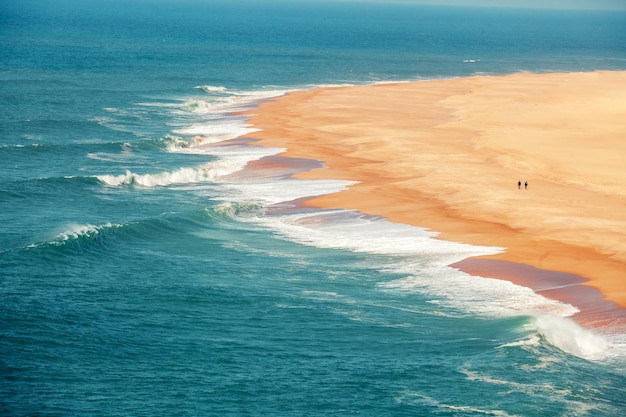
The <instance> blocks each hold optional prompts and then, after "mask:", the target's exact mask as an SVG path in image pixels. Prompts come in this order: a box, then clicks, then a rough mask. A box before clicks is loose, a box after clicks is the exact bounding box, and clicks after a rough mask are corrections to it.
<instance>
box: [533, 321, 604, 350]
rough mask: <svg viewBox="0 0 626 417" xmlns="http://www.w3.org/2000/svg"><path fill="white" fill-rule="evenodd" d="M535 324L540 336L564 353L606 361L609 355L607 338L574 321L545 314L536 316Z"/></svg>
mask: <svg viewBox="0 0 626 417" xmlns="http://www.w3.org/2000/svg"><path fill="white" fill-rule="evenodd" d="M533 322H534V325H535V326H536V327H537V331H538V332H539V334H540V335H542V336H543V337H544V338H545V339H546V340H547V341H548V342H550V344H552V345H553V346H556V347H558V348H559V349H561V350H563V351H564V352H567V353H570V354H572V355H575V356H579V357H581V358H585V359H590V360H601V359H605V358H606V357H607V355H608V354H609V350H610V343H609V341H608V340H607V339H606V338H604V337H603V336H601V335H599V334H596V333H594V332H593V331H591V330H588V329H585V328H583V327H581V326H580V325H579V324H578V323H576V322H575V321H574V320H571V319H568V318H565V317H560V316H557V315H554V314H543V315H538V316H536V317H535V318H534V320H533Z"/></svg>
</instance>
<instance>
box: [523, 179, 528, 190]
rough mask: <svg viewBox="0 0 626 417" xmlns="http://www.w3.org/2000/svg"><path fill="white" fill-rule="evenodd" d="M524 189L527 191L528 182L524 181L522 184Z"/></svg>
mask: <svg viewBox="0 0 626 417" xmlns="http://www.w3.org/2000/svg"><path fill="white" fill-rule="evenodd" d="M524 189H525V190H528V181H526V182H525V183H524Z"/></svg>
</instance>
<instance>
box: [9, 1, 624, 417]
mask: <svg viewBox="0 0 626 417" xmlns="http://www.w3.org/2000/svg"><path fill="white" fill-rule="evenodd" d="M0 57H1V58H0V114H1V117H0V297H1V299H0V300H1V302H0V414H2V415H7V416H35V415H36V416H87V415H102V416H138V415H146V416H153V415H159V416H208V415H212V416H213V415H214V416H224V415H230V416H233V415H237V416H238V415H253V416H257V415H277V416H314V415H367V416H426V415H440V416H484V415H495V416H621V415H624V412H625V410H626V335H624V334H620V333H619V332H617V331H615V330H614V329H613V328H612V327H611V326H607V327H606V328H603V329H601V330H598V331H595V332H591V331H589V330H586V329H582V328H580V327H579V326H578V325H576V324H575V323H574V322H573V321H571V320H569V319H567V317H568V316H570V315H571V314H573V313H574V312H575V309H574V307H572V306H569V305H566V304H561V303H557V302H554V301H550V300H547V299H545V298H543V297H540V296H537V295H535V294H533V293H532V292H531V291H530V290H527V289H524V288H521V287H517V286H514V285H513V284H510V283H507V282H503V281H497V280H491V279H481V278H476V277H469V276H467V275H465V274H463V273H461V272H459V271H457V270H455V269H452V268H449V267H447V266H446V265H448V264H450V263H452V262H454V261H457V260H461V259H463V258H465V257H467V256H470V255H474V254H484V253H493V252H497V251H498V250H500V249H499V248H485V247H473V246H469V245H461V244H456V243H453V242H443V241H438V240H433V239H432V238H431V237H432V233H429V232H425V231H423V230H421V229H417V228H411V227H406V226H402V225H393V224H389V223H388V222H386V221H385V220H384V219H379V218H371V217H367V216H362V215H360V214H359V213H354V212H346V211H341V210H335V211H312V210H304V209H300V208H298V207H297V206H295V205H294V204H293V203H290V202H293V201H294V200H297V199H300V198H304V197H307V196H311V195H318V194H323V193H327V192H332V191H336V190H339V189H342V188H343V187H345V186H347V185H348V183H346V182H341V181H297V180H291V179H289V178H288V176H287V175H285V171H281V170H276V171H273V170H268V171H263V170H259V169H257V170H250V169H248V170H243V171H242V168H244V167H245V166H246V164H247V163H248V162H250V161H254V160H258V159H261V158H272V155H275V154H276V153H277V152H278V151H279V150H277V149H261V148H256V147H251V146H248V145H247V144H246V141H244V140H234V141H233V140H231V141H229V140H230V139H235V138H237V137H247V138H253V137H254V131H253V130H252V129H250V127H249V126H247V125H246V123H245V119H244V118H242V117H240V116H234V115H233V112H234V111H236V110H241V109H248V108H254V106H255V105H256V104H257V103H258V102H260V101H262V100H265V99H269V98H272V97H276V96H279V95H281V94H284V93H285V92H286V91H289V90H293V89H302V88H311V87H314V86H318V85H343V84H367V83H374V82H387V81H404V80H421V79H431V78H447V77H457V76H466V75H472V74H476V73H484V74H503V73H510V72H517V71H530V72H547V71H591V70H595V69H620V70H624V69H626V14H625V13H624V12H606V11H605V12H594V11H585V12H581V11H563V10H560V11H546V10H544V11H539V10H520V9H457V8H437V7H420V6H410V5H400V4H396V5H390V4H382V5H381V4H372V3H359V2H338V1H337V2H305V1H301V2H287V1H269V0H267V1H174V0H171V1H167V0H162V1H116V0H114V1H108V2H96V1H81V2H79V1H70V0H60V1H55V2H49V1H43V0H42V1H38V0H20V1H16V0H5V1H3V2H2V3H1V4H0ZM390 122H392V121H390ZM309 163H310V164H312V165H314V163H313V162H309Z"/></svg>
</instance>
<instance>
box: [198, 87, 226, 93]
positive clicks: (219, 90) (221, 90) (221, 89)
mask: <svg viewBox="0 0 626 417" xmlns="http://www.w3.org/2000/svg"><path fill="white" fill-rule="evenodd" d="M196 88H199V89H201V90H203V91H204V92H206V93H225V92H227V91H228V89H227V88H226V87H224V86H215V85H199V86H196Z"/></svg>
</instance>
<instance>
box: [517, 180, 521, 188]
mask: <svg viewBox="0 0 626 417" xmlns="http://www.w3.org/2000/svg"><path fill="white" fill-rule="evenodd" d="M517 188H518V189H520V188H522V182H521V181H518V182H517Z"/></svg>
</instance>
